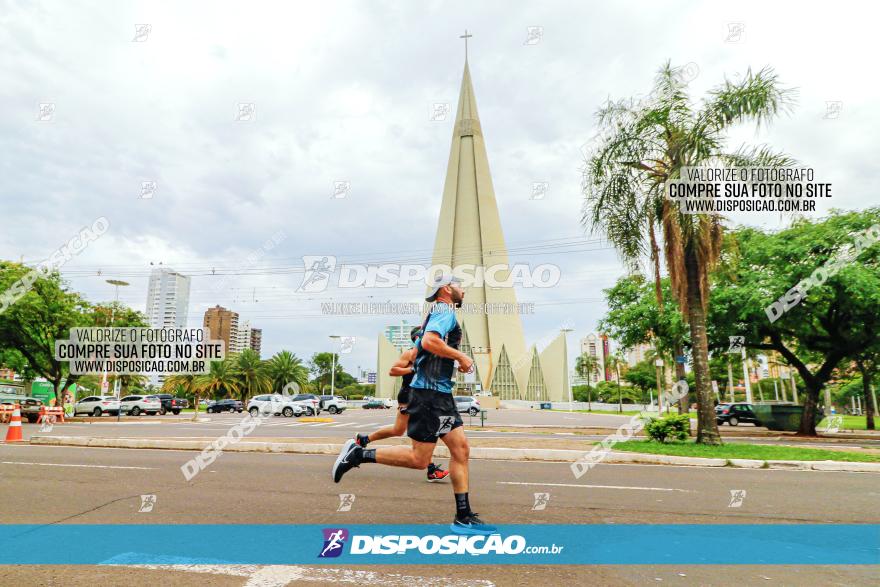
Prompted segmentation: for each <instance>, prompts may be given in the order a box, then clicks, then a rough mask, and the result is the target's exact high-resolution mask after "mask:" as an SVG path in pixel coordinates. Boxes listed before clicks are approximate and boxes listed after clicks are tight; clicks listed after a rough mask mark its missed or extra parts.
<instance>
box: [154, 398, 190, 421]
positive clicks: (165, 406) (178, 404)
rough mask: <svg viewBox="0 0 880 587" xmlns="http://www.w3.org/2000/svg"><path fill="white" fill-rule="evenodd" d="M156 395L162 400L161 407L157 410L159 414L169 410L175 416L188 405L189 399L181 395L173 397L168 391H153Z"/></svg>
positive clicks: (162, 414)
mask: <svg viewBox="0 0 880 587" xmlns="http://www.w3.org/2000/svg"><path fill="white" fill-rule="evenodd" d="M153 395H155V396H156V397H158V398H159V401H160V402H162V408H161V409H160V410H159V415H161V416H164V415H165V414H167V413H168V412H171V413H172V414H174V415H175V416H176V415H177V414H179V413H180V410H182V409H184V408H188V407H189V400H188V399H186V398H182V397H174V396H173V395H171V394H170V393H154V394H153Z"/></svg>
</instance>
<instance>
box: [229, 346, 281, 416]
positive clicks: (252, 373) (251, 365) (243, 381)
mask: <svg viewBox="0 0 880 587" xmlns="http://www.w3.org/2000/svg"><path fill="white" fill-rule="evenodd" d="M232 364H233V368H234V370H235V373H236V374H237V376H238V380H239V383H240V385H239V389H240V392H241V401H242V402H245V403H246V402H247V400H248V398H251V397H253V396H254V395H257V394H260V393H268V392H270V391H272V379H271V378H270V377H269V375H268V373H267V368H266V363H265V362H264V361H261V360H260V355H258V354H257V352H256V351H255V350H253V349H245V350H243V351H242V352H241V353H239V354H238V355H233V356H232Z"/></svg>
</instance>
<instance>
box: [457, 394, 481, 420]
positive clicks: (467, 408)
mask: <svg viewBox="0 0 880 587" xmlns="http://www.w3.org/2000/svg"><path fill="white" fill-rule="evenodd" d="M455 407H456V408H458V411H459V413H461V412H467V413H468V414H470V415H471V416H476V415H477V414H479V413H480V401H479V400H478V399H477V398H475V397H470V396H466V395H457V396H455Z"/></svg>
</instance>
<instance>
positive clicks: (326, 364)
mask: <svg viewBox="0 0 880 587" xmlns="http://www.w3.org/2000/svg"><path fill="white" fill-rule="evenodd" d="M333 363H334V358H333V353H315V354H314V355H312V360H311V361H310V362H309V372H310V373H311V374H312V377H313V379H312V383H314V384H315V387H316V388H317V391H316V393H323V391H324V389H325V388H327V391H328V392H329V388H330V383H331V381H332V380H333V378H331V371H332V370H333V367H332V365H333ZM335 363H336V369H335V372H336V377H335V381H333V383H334V385H335V387H336V388H338V389H341V388H344V387H347V386H349V385H353V384H355V383H357V380H356V379H355V378H354V377H352V376H351V375H349V374H348V373H346V372H345V370H344V369H343V368H342V365H340V364H339V355H336V359H335Z"/></svg>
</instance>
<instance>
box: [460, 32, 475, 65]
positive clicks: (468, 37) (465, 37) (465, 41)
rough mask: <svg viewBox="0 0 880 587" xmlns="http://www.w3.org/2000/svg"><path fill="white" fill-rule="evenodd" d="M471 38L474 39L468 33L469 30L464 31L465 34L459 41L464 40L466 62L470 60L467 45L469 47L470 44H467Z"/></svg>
mask: <svg viewBox="0 0 880 587" xmlns="http://www.w3.org/2000/svg"><path fill="white" fill-rule="evenodd" d="M471 37H473V35H469V34H468V32H467V29H464V34H463V35H459V36H458V38H459V39H464V60H465V61H467V58H468V54H467V45H468V43H467V40H468V39H470V38H471Z"/></svg>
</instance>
